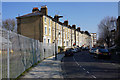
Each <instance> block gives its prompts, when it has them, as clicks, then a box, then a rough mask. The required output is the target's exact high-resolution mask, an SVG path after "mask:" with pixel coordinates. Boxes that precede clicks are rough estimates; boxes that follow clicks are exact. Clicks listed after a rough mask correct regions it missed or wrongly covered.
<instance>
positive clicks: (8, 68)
mask: <svg viewBox="0 0 120 80" xmlns="http://www.w3.org/2000/svg"><path fill="white" fill-rule="evenodd" d="M7 32H8V36H7V65H8V66H7V73H8V75H7V78H8V79H9V78H10V74H9V73H10V72H9V71H10V65H9V63H10V62H9V60H10V59H9V58H10V57H9V37H10V32H9V31H7Z"/></svg>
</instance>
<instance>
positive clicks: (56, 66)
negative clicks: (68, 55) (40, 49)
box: [20, 54, 64, 79]
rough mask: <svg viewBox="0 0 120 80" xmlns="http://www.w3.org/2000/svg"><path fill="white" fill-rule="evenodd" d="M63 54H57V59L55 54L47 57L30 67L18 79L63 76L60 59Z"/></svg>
mask: <svg viewBox="0 0 120 80" xmlns="http://www.w3.org/2000/svg"><path fill="white" fill-rule="evenodd" d="M63 57H64V54H58V55H57V60H55V56H52V57H49V58H47V59H45V60H43V61H42V62H41V63H39V64H38V65H37V66H35V67H33V68H32V69H30V71H29V72H28V73H25V74H24V75H23V76H22V77H20V79H23V78H63V76H62V69H61V59H62V58H63Z"/></svg>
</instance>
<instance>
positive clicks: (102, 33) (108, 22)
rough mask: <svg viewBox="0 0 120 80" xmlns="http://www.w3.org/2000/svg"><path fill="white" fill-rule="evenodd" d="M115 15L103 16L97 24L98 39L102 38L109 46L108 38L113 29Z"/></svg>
mask: <svg viewBox="0 0 120 80" xmlns="http://www.w3.org/2000/svg"><path fill="white" fill-rule="evenodd" d="M115 22H116V18H115V17H109V16H107V17H105V18H104V19H103V20H101V22H100V24H99V25H98V32H99V39H102V40H100V41H102V42H103V43H106V44H107V45H108V47H109V46H110V45H109V44H110V39H111V30H113V29H115V28H116V27H115V24H114V23H115Z"/></svg>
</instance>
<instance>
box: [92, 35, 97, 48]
mask: <svg viewBox="0 0 120 80" xmlns="http://www.w3.org/2000/svg"><path fill="white" fill-rule="evenodd" d="M91 39H92V47H94V46H95V45H96V43H97V34H96V33H91Z"/></svg>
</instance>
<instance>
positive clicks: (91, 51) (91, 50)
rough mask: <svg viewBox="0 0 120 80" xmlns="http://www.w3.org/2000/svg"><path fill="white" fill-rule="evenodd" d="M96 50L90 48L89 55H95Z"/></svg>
mask: <svg viewBox="0 0 120 80" xmlns="http://www.w3.org/2000/svg"><path fill="white" fill-rule="evenodd" d="M96 50H97V48H91V49H90V50H89V53H90V54H95V53H96Z"/></svg>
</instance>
